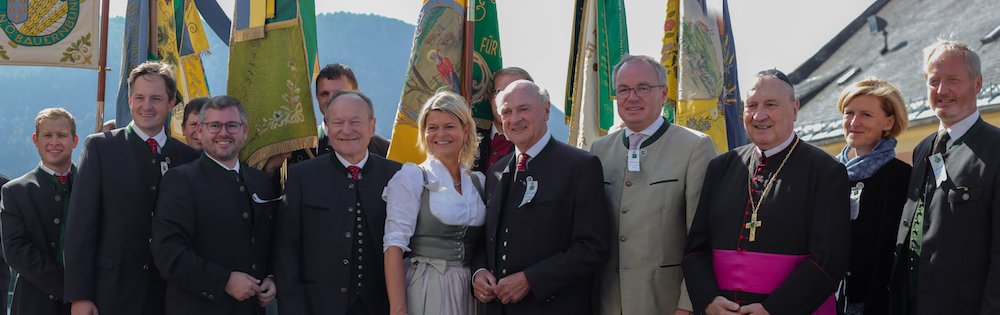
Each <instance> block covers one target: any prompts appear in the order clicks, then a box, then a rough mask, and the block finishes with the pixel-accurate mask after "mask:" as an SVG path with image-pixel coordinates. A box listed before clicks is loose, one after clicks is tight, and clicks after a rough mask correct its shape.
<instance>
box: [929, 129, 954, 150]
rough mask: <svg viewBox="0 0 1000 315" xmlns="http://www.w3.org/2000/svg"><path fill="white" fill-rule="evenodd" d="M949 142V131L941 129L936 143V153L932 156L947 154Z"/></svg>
mask: <svg viewBox="0 0 1000 315" xmlns="http://www.w3.org/2000/svg"><path fill="white" fill-rule="evenodd" d="M948 140H951V135H949V134H948V129H941V131H938V134H937V142H934V151H933V153H931V154H937V153H941V154H944V153H945V152H947V151H948Z"/></svg>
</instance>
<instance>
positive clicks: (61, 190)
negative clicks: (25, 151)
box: [0, 108, 79, 315]
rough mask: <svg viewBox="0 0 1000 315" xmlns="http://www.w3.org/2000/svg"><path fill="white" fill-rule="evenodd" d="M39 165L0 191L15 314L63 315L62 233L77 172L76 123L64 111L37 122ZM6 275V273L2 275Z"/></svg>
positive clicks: (49, 113) (42, 116) (51, 112)
mask: <svg viewBox="0 0 1000 315" xmlns="http://www.w3.org/2000/svg"><path fill="white" fill-rule="evenodd" d="M31 139H32V141H33V142H34V143H35V147H36V148H38V155H39V156H40V157H41V160H42V161H41V162H40V163H38V167H36V168H35V169H34V170H31V171H30V172H28V173H27V174H24V176H21V177H19V178H17V179H15V180H13V181H11V182H10V183H8V184H7V185H5V186H4V187H3V189H2V193H0V194H2V197H0V200H2V201H3V205H2V206H0V222H2V224H3V229H2V231H3V247H4V248H5V249H6V256H7V262H8V263H9V264H10V265H11V266H12V267H13V268H14V270H17V272H18V275H19V276H18V280H17V284H16V285H15V287H14V298H13V301H12V305H11V314H26V315H27V314H64V315H68V314H69V313H70V311H69V305H66V304H65V303H64V302H63V259H62V258H63V248H64V246H63V240H64V237H65V236H64V235H63V227H64V226H65V225H64V224H65V222H66V210H67V209H68V208H69V196H70V191H71V189H72V186H73V176H74V175H75V174H74V173H75V172H76V166H75V165H73V148H76V144H77V142H78V141H79V137H77V135H76V120H75V119H74V118H73V115H72V114H70V113H69V112H67V111H66V110H65V109H62V108H48V109H44V110H42V111H41V112H39V113H38V116H37V117H36V118H35V134H33V135H32V136H31ZM4 271H5V270H4Z"/></svg>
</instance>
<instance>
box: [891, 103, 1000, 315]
mask: <svg viewBox="0 0 1000 315" xmlns="http://www.w3.org/2000/svg"><path fill="white" fill-rule="evenodd" d="M935 138H936V135H931V136H929V137H927V138H926V139H924V140H923V141H921V142H920V144H918V145H917V147H916V148H915V149H914V150H913V174H912V176H910V185H909V189H908V191H907V193H906V198H907V201H906V205H905V206H904V207H903V215H902V218H901V220H900V224H899V230H898V233H897V235H896V259H895V261H894V262H893V264H894V270H895V272H894V273H893V275H892V281H891V285H890V286H891V287H890V291H892V292H893V293H892V295H893V299H892V301H891V302H890V303H891V305H890V309H891V310H894V311H895V313H900V314H903V313H904V312H900V311H901V310H902V308H903V307H905V304H906V294H907V278H908V277H909V274H908V271H909V262H908V260H909V258H908V257H909V251H910V250H909V244H908V242H909V237H908V236H909V232H910V224H911V223H912V222H913V217H914V213H915V212H916V208H917V204H918V202H919V200H920V198H921V195H922V194H921V191H922V190H923V187H924V185H925V179H926V180H928V181H930V182H931V184H930V187H931V188H929V190H928V191H927V194H926V201H925V205H926V206H925V210H924V221H923V229H924V231H923V242H922V245H921V254H920V262H919V266H918V279H919V280H918V283H917V288H918V290H919V291H918V293H917V295H918V296H917V303H918V304H917V308H918V309H917V310H909V312H905V313H908V314H997V313H1000V162H997V157H1000V146H998V145H997V143H1000V129H997V127H994V126H993V125H990V124H987V123H986V122H984V121H983V120H982V119H980V120H979V121H977V122H976V123H975V124H974V125H973V126H972V128H971V129H969V131H968V132H966V133H965V135H964V136H962V137H961V138H959V139H956V140H955V142H954V144H953V145H952V146H951V147H950V148H949V149H948V151H947V152H946V153H945V154H944V165H945V172H946V173H947V174H948V178H947V180H945V181H944V183H941V186H940V187H937V186H936V185H935V184H934V175H933V174H932V171H931V166H930V165H929V164H930V163H929V162H928V160H927V157H928V156H929V155H930V152H931V149H932V147H933V144H934V141H935ZM928 178H929V179H928ZM900 258H902V259H900Z"/></svg>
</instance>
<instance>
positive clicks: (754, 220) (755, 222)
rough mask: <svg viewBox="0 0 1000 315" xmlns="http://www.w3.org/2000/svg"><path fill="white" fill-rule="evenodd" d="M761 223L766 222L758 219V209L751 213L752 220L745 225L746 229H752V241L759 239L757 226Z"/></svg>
mask: <svg viewBox="0 0 1000 315" xmlns="http://www.w3.org/2000/svg"><path fill="white" fill-rule="evenodd" d="M761 223H764V222H762V221H759V220H757V211H754V212H753V214H752V215H750V222H747V223H746V224H744V225H743V226H744V228H745V229H748V230H750V242H753V241H754V240H755V239H757V228H759V227H760V226H761Z"/></svg>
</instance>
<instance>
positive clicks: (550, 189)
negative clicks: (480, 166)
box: [472, 139, 611, 315]
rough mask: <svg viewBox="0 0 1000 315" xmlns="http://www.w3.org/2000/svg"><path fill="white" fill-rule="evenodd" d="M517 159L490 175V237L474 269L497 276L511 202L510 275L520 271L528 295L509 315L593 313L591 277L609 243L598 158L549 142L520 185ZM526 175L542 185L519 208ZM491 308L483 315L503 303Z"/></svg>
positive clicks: (511, 306)
mask: <svg viewBox="0 0 1000 315" xmlns="http://www.w3.org/2000/svg"><path fill="white" fill-rule="evenodd" d="M512 156H513V154H511V155H508V156H507V157H505V158H503V159H501V160H499V161H497V164H495V165H493V167H491V168H490V170H489V172H488V173H487V175H486V193H487V194H486V199H487V200H486V234H484V237H482V238H480V239H481V241H480V244H479V246H477V247H476V253H475V258H474V259H473V263H472V267H473V268H472V269H473V270H478V269H479V268H486V269H487V270H489V271H490V272H491V273H493V274H494V275H498V274H499V273H498V271H497V270H496V252H497V244H496V237H497V225H498V222H499V215H500V209H501V207H504V203H505V202H507V203H513V204H509V205H508V206H509V209H508V218H509V219H508V225H507V226H508V229H509V233H508V234H507V247H506V255H507V257H506V269H507V274H514V273H517V272H521V271H523V272H524V275H525V277H526V278H527V279H528V284H530V285H531V292H529V293H528V295H527V296H525V297H524V299H522V300H521V301H520V302H518V303H515V304H508V305H506V309H507V314H590V313H591V312H592V308H593V306H592V304H591V294H592V292H591V291H592V290H593V282H594V275H595V273H596V272H597V270H598V268H600V267H601V266H602V265H604V263H606V262H607V260H608V255H609V244H608V242H609V240H611V235H610V233H611V232H610V231H611V226H610V221H609V217H608V210H607V200H606V199H605V194H604V175H603V174H604V173H603V171H602V170H601V161H600V160H598V158H597V156H594V155H593V154H590V153H589V152H586V151H583V150H580V149H577V148H574V147H571V146H569V145H567V144H565V143H562V142H559V141H556V140H555V139H550V140H549V143H548V144H547V145H546V146H545V148H544V149H542V151H541V152H540V153H539V154H538V156H536V157H534V158H533V159H532V160H531V161H529V162H528V165H527V166H528V170H527V171H524V172H518V173H525V174H523V175H522V174H518V179H517V181H515V180H514V178H513V176H514V170H515V169H516V163H514V161H513V160H512ZM525 176H532V178H533V179H534V180H535V181H537V182H538V191H537V193H536V195H535V196H534V198H533V199H532V200H531V201H530V202H528V203H527V204H525V205H524V206H521V207H520V208H518V207H517V205H518V204H520V202H521V198H522V196H523V195H524V190H525V188H524V185H523V184H522V183H521V181H522V180H523V179H524V178H525ZM512 182H514V183H513V188H512V189H508V188H509V187H511V186H512V185H511V183H512ZM483 243H485V244H483ZM497 278H498V279H499V278H500V277H497ZM486 307H487V311H486V314H491V315H492V314H500V313H501V305H500V302H499V301H496V300H495V301H493V302H490V303H488V304H487V305H486Z"/></svg>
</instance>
